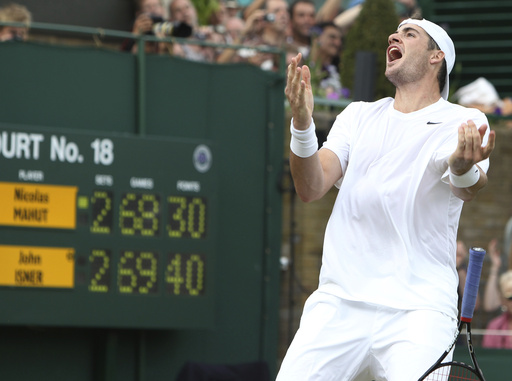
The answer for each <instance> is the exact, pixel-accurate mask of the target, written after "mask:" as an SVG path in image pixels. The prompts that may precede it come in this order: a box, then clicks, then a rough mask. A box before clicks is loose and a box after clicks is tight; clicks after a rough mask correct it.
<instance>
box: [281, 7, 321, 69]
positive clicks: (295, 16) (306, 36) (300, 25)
mask: <svg viewBox="0 0 512 381" xmlns="http://www.w3.org/2000/svg"><path fill="white" fill-rule="evenodd" d="M314 25H315V3H314V2H313V1H312V0H296V1H294V2H293V3H292V4H291V6H290V32H289V37H288V40H287V41H288V43H289V44H290V45H294V46H295V47H296V50H297V51H298V52H301V53H302V57H303V58H304V59H307V58H308V56H309V51H310V49H311V29H312V28H313V26H314Z"/></svg>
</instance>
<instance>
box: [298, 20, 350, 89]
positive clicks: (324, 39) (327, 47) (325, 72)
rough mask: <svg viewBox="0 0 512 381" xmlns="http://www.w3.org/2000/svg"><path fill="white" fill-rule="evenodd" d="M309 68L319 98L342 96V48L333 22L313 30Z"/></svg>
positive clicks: (340, 37) (339, 36)
mask: <svg viewBox="0 0 512 381" xmlns="http://www.w3.org/2000/svg"><path fill="white" fill-rule="evenodd" d="M313 30H314V32H313V35H314V36H315V37H313V43H312V48H311V56H310V58H309V59H308V60H306V61H307V62H308V63H309V67H310V68H311V80H312V83H313V86H314V87H315V88H316V89H319V91H318V94H317V95H320V96H323V97H326V98H330V99H339V98H341V97H342V96H343V94H342V86H341V81H340V72H339V66H340V54H341V47H342V35H341V30H340V29H339V28H338V27H337V26H336V25H334V23H333V22H327V23H322V24H318V25H316V26H315V27H314V28H313Z"/></svg>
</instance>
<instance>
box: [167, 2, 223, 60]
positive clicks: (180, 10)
mask: <svg viewBox="0 0 512 381" xmlns="http://www.w3.org/2000/svg"><path fill="white" fill-rule="evenodd" d="M169 13H170V16H169V20H170V21H171V22H172V23H175V24H179V23H184V24H186V25H189V26H191V27H192V35H191V36H190V37H189V38H190V39H191V40H194V39H195V40H198V41H210V42H222V39H221V36H220V35H219V34H218V33H216V32H215V31H214V30H213V28H212V27H210V26H204V27H201V26H200V25H199V22H198V18H197V10H196V8H195V6H194V4H192V2H191V1H190V0H172V1H171V3H170V5H169ZM172 54H173V55H175V56H179V57H183V58H187V59H189V60H192V61H207V62H213V61H215V59H216V55H217V52H216V50H215V48H212V47H208V46H201V45H200V44H193V43H191V44H182V43H180V44H174V45H173V47H172Z"/></svg>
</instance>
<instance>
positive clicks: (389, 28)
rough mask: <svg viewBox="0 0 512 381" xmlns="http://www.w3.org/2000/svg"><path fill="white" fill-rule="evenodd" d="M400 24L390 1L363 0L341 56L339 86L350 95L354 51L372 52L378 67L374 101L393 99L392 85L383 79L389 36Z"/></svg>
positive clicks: (354, 57) (354, 60)
mask: <svg viewBox="0 0 512 381" xmlns="http://www.w3.org/2000/svg"><path fill="white" fill-rule="evenodd" d="M398 24H399V20H398V16H397V14H396V11H395V6H394V2H393V0H366V1H365V2H364V4H363V8H362V10H361V13H360V14H359V16H358V17H357V19H356V21H355V22H354V24H353V25H352V26H351V27H350V29H349V31H348V33H347V35H346V38H345V43H344V49H343V53H342V57H341V67H340V69H341V83H343V86H344V87H348V88H349V89H350V90H351V93H352V94H353V90H354V74H355V63H356V52H357V51H370V52H375V53H376V55H377V68H376V80H375V99H380V98H383V97H388V96H394V86H393V85H392V84H391V83H390V82H389V81H388V80H387V79H386V76H385V75H384V72H385V70H386V49H387V47H388V36H389V35H390V34H391V33H393V32H394V31H395V30H396V28H397V26H398Z"/></svg>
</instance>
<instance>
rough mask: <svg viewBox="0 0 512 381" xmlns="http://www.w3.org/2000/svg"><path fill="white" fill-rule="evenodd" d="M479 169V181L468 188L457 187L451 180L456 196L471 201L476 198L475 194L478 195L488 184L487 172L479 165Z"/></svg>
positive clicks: (451, 186)
mask: <svg viewBox="0 0 512 381" xmlns="http://www.w3.org/2000/svg"><path fill="white" fill-rule="evenodd" d="M478 169H479V171H480V178H479V179H478V181H477V182H476V184H474V185H472V186H470V187H467V188H459V187H456V186H454V185H453V184H452V183H451V182H450V188H451V190H452V192H453V194H454V195H455V196H457V197H458V198H460V199H461V200H462V201H466V202H468V201H471V200H473V199H474V198H475V196H476V195H477V193H478V192H479V191H480V190H481V189H482V188H483V187H485V186H486V185H487V174H486V173H485V172H484V171H482V169H481V168H480V167H478Z"/></svg>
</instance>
